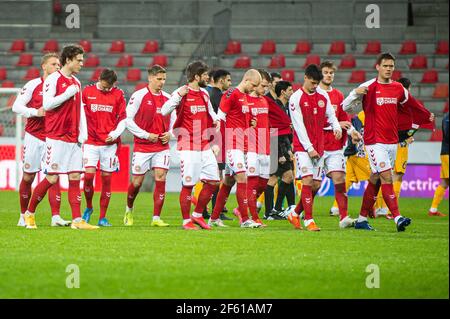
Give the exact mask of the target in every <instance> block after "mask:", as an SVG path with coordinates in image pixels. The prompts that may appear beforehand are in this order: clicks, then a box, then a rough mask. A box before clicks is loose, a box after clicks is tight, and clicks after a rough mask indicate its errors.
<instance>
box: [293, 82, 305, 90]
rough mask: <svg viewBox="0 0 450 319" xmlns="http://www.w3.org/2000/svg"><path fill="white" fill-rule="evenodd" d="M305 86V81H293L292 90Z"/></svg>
mask: <svg viewBox="0 0 450 319" xmlns="http://www.w3.org/2000/svg"><path fill="white" fill-rule="evenodd" d="M302 86H303V83H292V90H293V91H294V92H295V91H297V90H299V89H301V88H302Z"/></svg>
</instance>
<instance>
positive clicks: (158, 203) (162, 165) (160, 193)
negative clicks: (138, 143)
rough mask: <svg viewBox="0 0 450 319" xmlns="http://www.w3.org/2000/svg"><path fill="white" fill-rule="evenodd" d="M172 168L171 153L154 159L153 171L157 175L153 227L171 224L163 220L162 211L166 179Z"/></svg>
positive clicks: (162, 153) (161, 154)
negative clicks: (170, 167)
mask: <svg viewBox="0 0 450 319" xmlns="http://www.w3.org/2000/svg"><path fill="white" fill-rule="evenodd" d="M169 166H170V152H169V151H165V152H160V153H157V154H155V156H154V157H153V158H152V169H153V172H154V175H155V188H154V189H153V217H152V223H151V224H150V225H151V226H157V227H167V226H169V224H167V223H165V222H164V221H163V220H162V219H161V211H162V208H163V205H164V200H165V198H166V178H167V172H168V171H169Z"/></svg>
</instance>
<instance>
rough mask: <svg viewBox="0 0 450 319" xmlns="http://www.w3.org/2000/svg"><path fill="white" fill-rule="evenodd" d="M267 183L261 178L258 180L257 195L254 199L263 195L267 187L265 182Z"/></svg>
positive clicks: (266, 180)
mask: <svg viewBox="0 0 450 319" xmlns="http://www.w3.org/2000/svg"><path fill="white" fill-rule="evenodd" d="M268 181H269V179H268V178H263V177H260V178H259V182H258V193H257V194H256V199H258V198H259V196H261V194H262V193H264V191H265V190H266V187H267V182H268Z"/></svg>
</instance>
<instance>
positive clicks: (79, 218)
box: [73, 217, 82, 223]
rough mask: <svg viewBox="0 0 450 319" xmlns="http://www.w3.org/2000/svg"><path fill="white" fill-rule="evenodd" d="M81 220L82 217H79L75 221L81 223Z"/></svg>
mask: <svg viewBox="0 0 450 319" xmlns="http://www.w3.org/2000/svg"><path fill="white" fill-rule="evenodd" d="M81 221H82V219H81V217H77V218H75V219H74V220H73V222H74V223H79V222H81Z"/></svg>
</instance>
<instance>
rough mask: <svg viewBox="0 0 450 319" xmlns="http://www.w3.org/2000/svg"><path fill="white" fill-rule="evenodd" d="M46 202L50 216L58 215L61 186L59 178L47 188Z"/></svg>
mask: <svg viewBox="0 0 450 319" xmlns="http://www.w3.org/2000/svg"><path fill="white" fill-rule="evenodd" d="M48 202H49V203H50V209H51V211H52V216H55V215H59V212H60V208H61V188H60V187H59V180H58V181H57V182H56V183H55V185H53V186H52V187H50V188H49V189H48Z"/></svg>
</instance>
